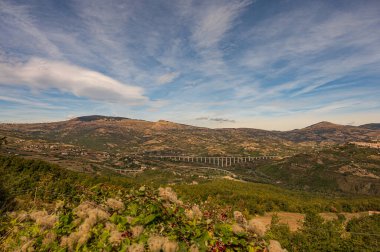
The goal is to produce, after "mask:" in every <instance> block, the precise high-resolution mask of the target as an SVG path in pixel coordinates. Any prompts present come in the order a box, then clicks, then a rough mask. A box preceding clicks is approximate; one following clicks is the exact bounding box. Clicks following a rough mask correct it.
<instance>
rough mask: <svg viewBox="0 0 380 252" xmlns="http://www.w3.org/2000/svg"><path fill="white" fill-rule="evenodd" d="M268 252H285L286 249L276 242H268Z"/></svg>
mask: <svg viewBox="0 0 380 252" xmlns="http://www.w3.org/2000/svg"><path fill="white" fill-rule="evenodd" d="M268 250H269V252H287V250H286V249H283V248H282V247H281V244H280V243H279V242H278V241H276V240H270V241H269V246H268Z"/></svg>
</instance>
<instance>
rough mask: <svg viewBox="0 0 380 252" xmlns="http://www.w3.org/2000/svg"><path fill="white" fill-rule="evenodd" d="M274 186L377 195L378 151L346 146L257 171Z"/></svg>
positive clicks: (302, 155) (379, 192)
mask: <svg viewBox="0 0 380 252" xmlns="http://www.w3.org/2000/svg"><path fill="white" fill-rule="evenodd" d="M257 170H258V171H259V172H262V173H264V174H265V175H267V176H269V177H271V178H272V179H273V180H274V181H275V183H277V184H280V185H285V186H288V187H291V188H297V189H302V190H309V191H324V192H334V191H341V192H346V193H355V194H372V195H380V155H379V151H378V150H377V149H371V148H360V147H356V146H355V145H352V144H348V145H342V146H335V147H332V148H326V149H322V150H319V151H317V152H310V153H299V154H297V155H295V156H293V157H290V158H287V159H284V160H280V161H275V162H273V163H271V164H265V165H262V166H259V167H258V168H257Z"/></svg>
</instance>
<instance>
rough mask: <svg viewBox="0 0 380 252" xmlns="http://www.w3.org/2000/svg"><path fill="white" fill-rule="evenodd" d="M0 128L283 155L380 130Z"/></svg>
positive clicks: (161, 148) (134, 149)
mask: <svg viewBox="0 0 380 252" xmlns="http://www.w3.org/2000/svg"><path fill="white" fill-rule="evenodd" d="M0 134H2V135H6V136H10V137H12V136H13V137H17V138H22V139H33V140H36V139H39V140H44V141H48V142H59V143H65V144H72V145H76V146H80V147H83V148H88V149H93V150H98V151H111V152H127V153H146V152H161V153H183V154H197V155H201V154H209V155H226V154H227V155H255V154H259V153H260V154H266V155H268V154H273V153H276V154H279V155H286V154H289V153H294V152H297V151H299V150H300V149H303V148H305V147H307V146H309V147H311V146H314V145H315V144H323V143H327V144H331V143H345V142H351V141H370V140H372V139H376V138H377V137H379V136H380V130H377V129H367V128H363V127H354V126H343V125H336V124H331V123H326V122H322V123H319V124H315V125H312V126H309V127H306V128H304V129H297V130H292V131H265V130H258V129H248V128H237V129H209V128H202V127H194V126H189V125H183V124H177V123H173V122H168V121H163V120H161V121H158V122H148V121H143V120H135V119H128V118H122V117H106V116H85V117H78V118H74V119H71V120H68V121H62V122H54V123H36V124H1V127H0Z"/></svg>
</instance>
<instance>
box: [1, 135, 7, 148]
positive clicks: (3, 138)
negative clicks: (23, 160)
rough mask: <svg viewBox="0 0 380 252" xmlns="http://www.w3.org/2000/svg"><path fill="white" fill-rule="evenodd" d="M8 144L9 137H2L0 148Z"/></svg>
mask: <svg viewBox="0 0 380 252" xmlns="http://www.w3.org/2000/svg"><path fill="white" fill-rule="evenodd" d="M7 143H8V142H7V137H6V136H4V137H0V148H1V146H2V145H5V144H7Z"/></svg>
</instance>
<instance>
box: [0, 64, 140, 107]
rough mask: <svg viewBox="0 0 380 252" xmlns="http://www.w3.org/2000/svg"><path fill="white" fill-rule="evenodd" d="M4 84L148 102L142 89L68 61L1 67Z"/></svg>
mask: <svg viewBox="0 0 380 252" xmlns="http://www.w3.org/2000/svg"><path fill="white" fill-rule="evenodd" d="M0 83H1V84H2V85H21V86H27V87H29V88H31V89H33V90H48V89H52V88H53V89H58V90H60V91H62V92H69V93H72V94H74V95H75V96H79V97H86V98H90V99H93V100H97V101H105V102H126V103H131V104H134V103H139V102H144V101H147V98H146V97H145V96H144V95H143V89H141V88H139V87H135V86H132V85H127V84H123V83H121V82H119V81H117V80H115V79H112V78H110V77H108V76H106V75H104V74H101V73H99V72H96V71H92V70H89V69H85V68H82V67H78V66H75V65H71V64H68V63H65V62H59V61H50V60H45V59H39V58H32V59H30V60H29V61H28V62H25V63H19V64H4V63H2V64H0Z"/></svg>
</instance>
